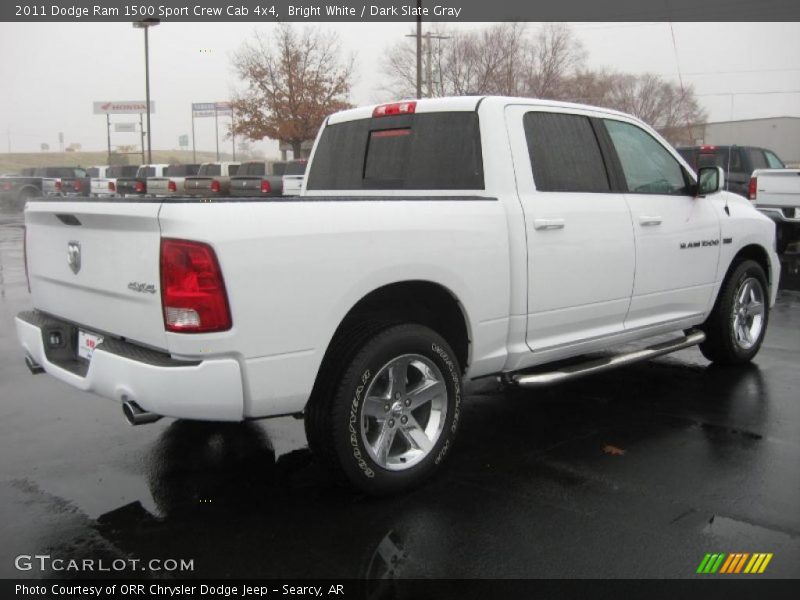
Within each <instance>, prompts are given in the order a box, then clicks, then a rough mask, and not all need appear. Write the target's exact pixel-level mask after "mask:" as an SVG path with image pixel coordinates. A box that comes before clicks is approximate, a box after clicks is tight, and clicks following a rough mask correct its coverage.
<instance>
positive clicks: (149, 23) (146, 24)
mask: <svg viewBox="0 0 800 600" xmlns="http://www.w3.org/2000/svg"><path fill="white" fill-rule="evenodd" d="M160 22H161V21H159V20H158V19H154V18H149V19H142V20H141V21H134V22H133V26H134V28H136V29H144V91H145V110H146V111H147V164H153V143H152V138H153V136H152V132H151V130H150V39H149V37H148V34H147V31H148V29H150V28H151V27H155V26H156V25H158V24H159V23H160ZM140 114H141V113H140ZM142 151H143V152H144V147H143V148H142ZM142 160H144V159H142Z"/></svg>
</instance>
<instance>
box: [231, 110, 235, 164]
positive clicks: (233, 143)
mask: <svg viewBox="0 0 800 600" xmlns="http://www.w3.org/2000/svg"><path fill="white" fill-rule="evenodd" d="M233 127H234V122H233V108H231V142H232V145H233V159H232V160H234V161H235V160H236V134H235V133H234V130H233Z"/></svg>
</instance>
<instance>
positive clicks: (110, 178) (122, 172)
mask: <svg viewBox="0 0 800 600" xmlns="http://www.w3.org/2000/svg"><path fill="white" fill-rule="evenodd" d="M138 170H139V167H138V165H131V166H129V165H114V166H112V167H106V168H105V172H104V173H98V176H97V177H95V176H94V175H92V183H91V194H92V196H94V197H95V198H113V197H115V196H116V195H117V180H118V179H121V178H129V177H135V176H136V171H138Z"/></svg>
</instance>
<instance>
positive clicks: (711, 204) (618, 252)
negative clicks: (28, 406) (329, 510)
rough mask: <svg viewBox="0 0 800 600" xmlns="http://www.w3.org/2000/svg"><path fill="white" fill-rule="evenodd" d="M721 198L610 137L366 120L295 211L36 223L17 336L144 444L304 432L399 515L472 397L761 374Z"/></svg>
mask: <svg viewBox="0 0 800 600" xmlns="http://www.w3.org/2000/svg"><path fill="white" fill-rule="evenodd" d="M724 189H725V184H724V172H723V171H722V170H721V169H720V168H719V167H708V168H703V169H700V170H699V173H698V174H695V173H694V172H693V171H692V169H691V168H690V167H689V166H688V165H687V163H686V162H684V160H683V159H682V158H681V157H680V156H679V155H678V154H677V153H676V151H675V150H674V149H672V148H671V147H670V146H669V144H667V143H666V142H665V141H664V140H663V139H662V138H661V137H660V136H659V135H658V134H657V133H655V132H654V131H653V130H652V129H651V128H650V127H648V126H647V125H645V124H644V123H642V122H640V121H639V120H637V119H635V118H633V117H630V116H628V115H625V114H622V113H619V112H615V111H610V110H605V109H600V108H595V107H589V106H582V105H577V104H565V103H558V102H549V101H539V100H531V99H525V98H501V97H459V98H441V99H430V100H418V101H405V102H398V103H393V104H384V105H378V106H370V107H363V108H356V109H352V110H347V111H344V112H340V113H337V114H334V115H331V116H330V117H329V118H328V119H327V120H326V121H325V123H324V124H323V126H322V128H321V130H320V132H319V134H318V137H317V140H316V142H315V145H314V149H313V151H312V154H311V157H310V161H309V163H308V168H307V170H306V175H305V179H304V182H303V184H302V188H301V195H300V196H298V197H293V198H292V197H261V198H258V199H257V200H255V199H252V198H245V199H242V198H239V197H235V198H233V197H217V198H214V199H213V201H201V200H200V199H197V200H195V199H186V200H183V201H180V202H176V201H162V200H159V199H153V198H136V197H133V198H126V199H125V200H117V201H114V202H103V201H85V200H80V199H75V200H71V199H70V200H61V201H58V202H52V201H47V200H39V199H34V200H32V201H31V200H29V201H28V205H27V209H26V212H25V221H26V227H27V229H26V236H25V241H26V252H27V269H28V275H29V282H30V288H31V292H32V297H33V304H34V306H35V310H34V311H31V312H26V313H22V314H20V315H19V316H18V317H17V319H16V327H17V334H18V337H19V340H20V342H21V344H22V347H23V349H24V353H25V356H26V361H27V363H28V365H29V367H30V369H31V370H32V371H33V372H41V371H46V372H48V373H49V374H51V375H52V376H54V377H57V378H58V379H60V380H62V381H64V382H66V383H68V384H70V385H72V386H75V387H77V388H80V389H82V390H85V391H89V392H94V393H96V394H99V395H102V396H105V397H108V398H110V399H113V400H114V401H116V402H117V403H120V404H121V405H122V406H123V408H124V411H125V414H126V416H127V418H128V420H129V421H130V422H132V423H142V422H148V421H152V420H156V419H158V418H160V417H161V416H168V417H175V418H182V419H203V420H223V421H238V420H243V419H252V418H262V417H270V416H278V415H302V416H303V417H304V419H305V426H306V433H307V436H308V441H309V445H310V447H311V449H312V450H313V451H314V452H315V453H317V454H318V455H319V456H320V457H322V458H323V459H324V460H325V461H326V462H327V463H329V464H330V465H331V467H332V468H333V469H334V470H336V471H338V472H339V473H340V474H341V475H342V476H344V477H346V478H347V479H349V480H350V481H351V482H352V483H353V484H355V485H356V486H357V487H359V488H361V489H362V490H365V491H366V492H368V493H373V494H385V493H391V492H396V491H400V490H404V489H408V488H409V487H411V486H414V485H416V484H418V483H420V482H421V481H422V480H424V479H425V478H426V477H428V476H430V475H431V474H432V473H433V472H435V471H436V470H437V469H438V468H439V467H440V466H441V464H442V463H443V461H444V460H445V458H446V457H447V455H448V454H449V453H450V452H451V451H452V450H453V444H454V440H455V437H456V433H457V431H458V428H459V423H460V420H461V415H462V406H461V404H462V397H463V391H462V381H463V380H464V379H475V378H480V377H487V376H499V377H502V378H503V379H504V380H505V381H506V382H507V383H508V384H509V385H515V386H520V387H531V388H534V387H537V386H541V385H547V384H553V383H557V382H559V381H564V380H568V379H572V378H575V377H579V376H583V375H587V374H591V373H595V372H598V371H603V370H605V369H608V368H612V367H618V366H624V365H626V364H630V363H632V362H634V361H637V360H643V359H647V358H650V357H653V356H658V355H661V354H665V353H667V352H671V351H675V350H678V349H681V348H685V347H688V346H692V345H696V344H699V346H700V349H701V351H702V352H703V354H704V355H705V356H706V357H707V358H708V359H710V360H712V361H715V362H719V363H727V364H737V363H745V362H747V361H749V360H751V359H752V358H753V357H754V356H755V355H756V353H757V352H758V350H759V348H760V346H761V343H762V340H763V339H764V334H765V331H766V327H767V321H768V316H769V308H770V307H771V306H772V305H773V303H774V301H775V296H776V293H777V287H778V286H777V284H778V280H779V269H780V267H779V263H778V257H777V255H776V253H775V226H774V223H773V222H772V221H771V220H770V219H769V218H767V217H766V216H764V215H763V214H761V213H759V212H758V210H756V208H754V206H753V205H752V204H751V203H750V202H749V201H748V200H747V199H745V198H743V197H741V196H739V195H736V194H733V193H728V192H726V191H724ZM649 338H657V339H652V340H650V339H649ZM643 340H646V341H643ZM634 341H636V342H640V343H639V344H638V346H637V349H635V350H630V349H629V348H624V347H623V346H626V345H627V344H629V343H630V342H634ZM608 349H612V350H614V353H613V354H612V355H610V356H608V357H606V358H597V357H596V356H595V357H594V358H592V359H589V358H584V357H586V356H587V355H589V354H590V353H596V352H597V351H601V350H608Z"/></svg>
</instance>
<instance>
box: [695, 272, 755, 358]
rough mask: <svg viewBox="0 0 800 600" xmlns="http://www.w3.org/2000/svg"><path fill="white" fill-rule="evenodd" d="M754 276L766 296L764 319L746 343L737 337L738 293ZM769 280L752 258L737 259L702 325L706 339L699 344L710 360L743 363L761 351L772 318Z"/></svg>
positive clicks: (704, 354)
mask: <svg viewBox="0 0 800 600" xmlns="http://www.w3.org/2000/svg"><path fill="white" fill-rule="evenodd" d="M750 279H755V280H756V281H757V282H758V283H759V284H760V286H761V291H762V298H763V303H762V304H763V306H762V309H763V313H762V315H763V320H762V324H761V328H760V331H759V332H758V334H757V336H756V337H755V338H754V339H753V340H752V342H747V343H752V345H749V346H748V347H744V346H743V345H742V344H743V343H744V342H741V341H739V340H738V339H737V332H736V330H735V327H734V319H733V317H734V310H735V306H736V294H737V291H739V290H740V288H741V286H742V285H743V284H744V283H745V282H746V281H748V280H750ZM769 297H770V296H769V284H768V283H767V276H766V274H765V273H764V269H763V268H762V267H761V265H759V264H758V263H757V262H755V261H753V260H745V261H742V262H739V263H734V264H733V265H732V266H731V269H730V271H729V273H728V275H727V277H726V278H725V281H724V282H723V284H722V288H721V289H720V292H719V296H718V297H717V302H716V304H715V305H714V309H713V310H712V311H711V314H710V315H709V317H708V319H707V320H706V322H705V323H704V324H703V325H702V326H701V327H700V329H701V330H703V331H704V332H705V334H706V340H705V341H704V342H703V343H702V344H700V351H701V352H702V353H703V356H705V357H706V358H707V359H708V360H710V361H712V362H714V363H716V364H721V365H740V364H744V363H748V362H750V361H751V360H752V359H753V357H754V356H755V355H756V354H758V351H759V349H760V348H761V344H762V342H763V341H764V335H765V334H766V331H767V324H768V322H769Z"/></svg>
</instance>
